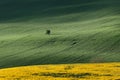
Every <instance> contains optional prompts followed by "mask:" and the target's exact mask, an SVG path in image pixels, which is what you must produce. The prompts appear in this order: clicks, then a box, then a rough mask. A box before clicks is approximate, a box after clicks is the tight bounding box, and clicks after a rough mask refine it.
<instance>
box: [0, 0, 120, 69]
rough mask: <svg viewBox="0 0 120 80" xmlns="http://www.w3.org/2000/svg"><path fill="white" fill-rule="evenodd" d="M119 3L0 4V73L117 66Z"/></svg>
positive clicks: (49, 0) (38, 0)
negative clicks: (38, 68) (51, 66)
mask: <svg viewBox="0 0 120 80" xmlns="http://www.w3.org/2000/svg"><path fill="white" fill-rule="evenodd" d="M119 3H120V1H119V0H109V1H108V0H86V1H84V0H77V1H75V0H58V1H57V0H17V1H16V0H1V1H0V11H1V12H0V68H6V67H15V66H16V67H17V66H27V65H39V64H65V63H66V64H70V63H94V62H97V63H99V62H119V61H120V28H119V27H120V22H119V21H120V14H119V13H120V6H119ZM49 29H50V30H51V35H46V34H45V33H46V30H49Z"/></svg>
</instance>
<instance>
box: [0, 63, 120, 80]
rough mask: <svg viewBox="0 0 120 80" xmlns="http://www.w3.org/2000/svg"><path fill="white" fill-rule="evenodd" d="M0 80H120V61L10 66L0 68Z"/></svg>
mask: <svg viewBox="0 0 120 80" xmlns="http://www.w3.org/2000/svg"><path fill="white" fill-rule="evenodd" d="M0 80H120V63H99V64H67V65H66V64H65V65H64V64H59V65H40V66H39V65H38V66H27V67H17V68H8V69H1V70H0Z"/></svg>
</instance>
